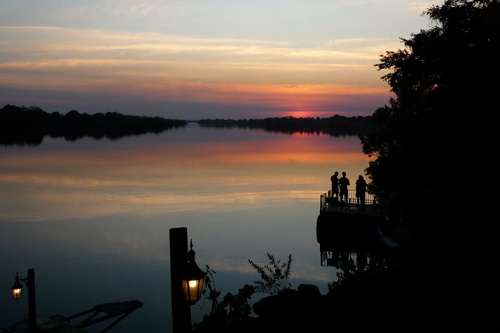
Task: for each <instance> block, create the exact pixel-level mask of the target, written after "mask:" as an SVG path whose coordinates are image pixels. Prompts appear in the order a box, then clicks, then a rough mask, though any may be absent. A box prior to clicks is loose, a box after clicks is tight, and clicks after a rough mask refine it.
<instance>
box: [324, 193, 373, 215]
mask: <svg viewBox="0 0 500 333" xmlns="http://www.w3.org/2000/svg"><path fill="white" fill-rule="evenodd" d="M343 199H344V201H342V200H340V197H338V198H337V197H336V196H335V197H334V196H332V191H331V190H330V191H328V192H327V193H323V194H322V195H321V197H320V207H319V210H320V212H342V213H350V214H363V215H374V216H379V215H380V214H381V211H380V202H378V200H377V199H376V197H375V196H374V195H373V194H370V193H368V192H366V193H365V202H364V204H362V203H361V200H358V198H356V191H355V190H349V191H348V194H347V202H345V198H343Z"/></svg>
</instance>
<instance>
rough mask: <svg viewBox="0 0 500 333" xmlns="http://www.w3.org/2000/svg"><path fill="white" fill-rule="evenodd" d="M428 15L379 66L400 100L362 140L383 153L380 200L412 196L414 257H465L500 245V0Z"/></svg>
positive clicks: (461, 2)
mask: <svg viewBox="0 0 500 333" xmlns="http://www.w3.org/2000/svg"><path fill="white" fill-rule="evenodd" d="M423 15H426V16H428V17H430V18H431V20H432V22H433V26H431V27H430V28H429V29H427V30H421V31H420V32H419V33H416V34H412V36H411V38H409V39H402V42H403V44H404V48H403V49H400V50H397V51H389V52H386V54H385V55H382V56H381V62H380V63H379V64H377V65H376V66H377V67H378V69H379V70H384V71H389V73H387V74H385V75H384V76H383V77H382V79H383V80H385V81H386V82H387V83H388V84H389V85H390V87H391V89H392V91H393V92H394V93H395V95H396V97H395V98H393V99H391V100H390V103H389V105H386V106H384V107H381V108H379V109H377V110H376V111H375V112H374V114H373V120H374V122H375V123H376V125H377V130H376V131H374V132H372V133H371V134H369V135H365V136H363V138H362V142H363V151H364V152H365V153H366V154H368V155H371V156H374V157H376V158H375V159H373V160H372V161H371V162H370V164H369V167H368V168H367V170H366V172H367V174H368V176H369V178H370V179H371V184H370V186H371V189H370V190H371V191H372V192H374V193H375V194H377V196H378V197H381V198H385V199H386V200H387V199H388V198H389V196H390V194H391V193H394V192H399V193H401V195H402V196H404V197H405V198H406V199H407V200H405V201H406V202H407V203H408V205H407V206H406V207H404V212H405V213H404V215H405V216H404V218H403V219H404V221H405V225H406V227H407V228H408V229H409V231H410V232H409V234H411V235H413V237H412V238H411V239H409V240H408V241H409V242H411V243H412V244H411V245H414V246H418V247H419V248H418V249H417V248H414V253H415V257H416V258H428V257H430V256H432V253H433V252H434V253H435V252H436V251H439V252H443V253H444V252H446V255H448V256H451V255H456V254H460V255H462V256H463V257H462V258H460V259H459V258H458V256H457V257H456V259H455V260H456V262H457V263H459V262H467V261H468V260H469V259H467V257H466V256H469V257H470V260H477V258H479V257H481V258H485V257H484V256H483V255H479V256H478V255H477V254H479V253H496V252H497V251H496V250H495V249H498V242H497V241H496V239H497V238H498V235H499V233H500V231H499V228H498V224H496V223H494V220H495V219H496V216H495V208H494V207H495V206H496V203H495V198H496V189H497V188H498V185H499V179H498V177H494V176H493V175H495V174H496V173H497V169H498V165H497V162H496V159H497V157H496V156H497V155H498V154H500V141H499V137H498V133H499V131H500V126H499V122H498V121H496V116H497V113H498V110H500V100H499V99H498V96H497V95H498V91H499V90H500V81H498V77H500V62H499V61H498V54H500V1H498V0H446V1H445V2H444V4H442V5H439V6H432V7H430V8H429V9H428V10H427V11H425V12H424V14H423ZM472 221H474V222H472ZM466 240H467V246H465V242H466ZM471 249H474V250H475V251H470V250H471ZM426 252H427V253H428V255H429V256H427V257H426V256H423V254H424V253H426ZM417 253H418V255H417ZM473 258H474V259H473ZM485 261H486V260H485ZM450 262H452V261H451V259H450ZM450 267H452V265H451V264H450V265H447V268H450ZM457 267H458V265H457Z"/></svg>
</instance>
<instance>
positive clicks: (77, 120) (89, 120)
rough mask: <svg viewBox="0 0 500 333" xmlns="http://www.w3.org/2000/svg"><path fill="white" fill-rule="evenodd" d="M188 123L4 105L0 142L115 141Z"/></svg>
mask: <svg viewBox="0 0 500 333" xmlns="http://www.w3.org/2000/svg"><path fill="white" fill-rule="evenodd" d="M186 124H187V122H186V121H184V120H172V119H165V118H160V117H141V116H129V115H123V114H120V113H117V112H106V114H103V113H96V114H93V115H89V114H87V113H79V112H78V111H76V110H71V111H69V112H68V113H67V114H66V115H61V114H59V112H53V113H50V114H49V113H47V112H45V111H43V110H42V109H41V108H39V107H36V106H32V107H29V108H27V107H20V106H15V105H5V106H4V107H3V108H1V109H0V145H38V144H40V143H41V142H42V141H43V138H44V137H45V136H46V135H48V136H51V137H64V138H65V139H66V140H68V141H75V140H77V139H80V138H83V137H86V136H88V137H92V138H95V139H102V138H103V137H106V138H109V139H112V140H116V139H119V138H121V137H124V136H128V135H139V134H145V133H160V132H163V131H165V130H169V129H172V128H175V127H179V126H185V125H186Z"/></svg>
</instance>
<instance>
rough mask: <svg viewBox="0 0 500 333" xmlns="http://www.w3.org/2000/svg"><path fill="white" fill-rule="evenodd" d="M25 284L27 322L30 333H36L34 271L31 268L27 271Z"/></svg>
mask: <svg viewBox="0 0 500 333" xmlns="http://www.w3.org/2000/svg"><path fill="white" fill-rule="evenodd" d="M26 284H27V286H28V320H29V328H30V333H36V292H35V270H34V269H33V268H30V269H29V270H28V277H27V278H26Z"/></svg>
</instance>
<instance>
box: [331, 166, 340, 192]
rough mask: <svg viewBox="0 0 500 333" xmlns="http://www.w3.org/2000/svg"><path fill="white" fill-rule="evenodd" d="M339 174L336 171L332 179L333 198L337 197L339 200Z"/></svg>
mask: <svg viewBox="0 0 500 333" xmlns="http://www.w3.org/2000/svg"><path fill="white" fill-rule="evenodd" d="M338 176H339V172H338V171H335V173H334V174H333V176H331V177H330V180H331V181H332V198H333V197H336V198H337V199H338V198H339V177H338Z"/></svg>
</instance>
